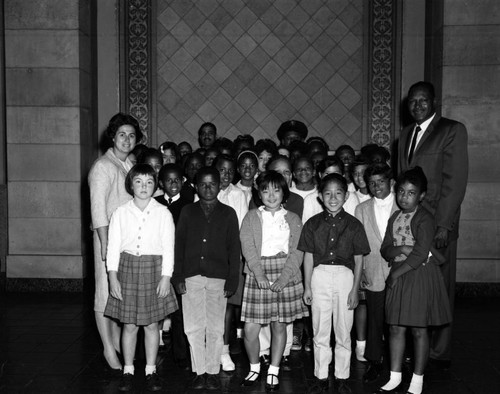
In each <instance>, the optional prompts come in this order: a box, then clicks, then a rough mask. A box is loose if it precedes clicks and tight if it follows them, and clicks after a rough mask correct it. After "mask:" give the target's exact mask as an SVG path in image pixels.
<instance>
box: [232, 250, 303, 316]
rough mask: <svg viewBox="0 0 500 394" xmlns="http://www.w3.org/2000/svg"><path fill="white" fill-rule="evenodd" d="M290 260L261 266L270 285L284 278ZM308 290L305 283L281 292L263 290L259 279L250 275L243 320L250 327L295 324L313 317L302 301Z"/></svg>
mask: <svg viewBox="0 0 500 394" xmlns="http://www.w3.org/2000/svg"><path fill="white" fill-rule="evenodd" d="M286 259H287V256H286V255H285V254H284V253H280V254H278V255H276V256H271V257H262V259H261V266H262V268H263V270H264V273H265V274H266V276H267V279H268V280H269V282H275V281H276V280H278V278H279V276H280V275H281V271H282V270H283V267H284V266H285V262H286ZM303 295H304V287H303V285H302V282H299V283H293V281H290V282H289V283H288V284H287V285H286V286H285V287H284V288H283V290H281V292H279V293H276V292H274V291H271V290H269V289H267V290H266V289H260V288H259V286H258V284H257V281H256V280H255V275H254V274H253V273H249V274H248V275H247V276H246V279H245V288H244V289H243V302H242V304H241V320H242V321H245V322H249V323H258V324H269V323H270V322H272V321H279V322H280V323H291V322H293V321H294V320H296V319H301V318H303V317H305V316H309V311H308V309H307V306H306V305H305V304H304V301H303V300H302V296H303Z"/></svg>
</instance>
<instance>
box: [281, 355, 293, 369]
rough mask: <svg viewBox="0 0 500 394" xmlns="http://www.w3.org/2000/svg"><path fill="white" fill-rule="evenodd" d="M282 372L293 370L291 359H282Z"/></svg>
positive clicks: (286, 357) (285, 357) (284, 357)
mask: <svg viewBox="0 0 500 394" xmlns="http://www.w3.org/2000/svg"><path fill="white" fill-rule="evenodd" d="M281 370H282V371H286V372H289V371H291V370H292V366H291V364H290V358H289V357H288V356H283V358H282V359H281Z"/></svg>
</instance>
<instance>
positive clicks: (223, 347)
mask: <svg viewBox="0 0 500 394" xmlns="http://www.w3.org/2000/svg"><path fill="white" fill-rule="evenodd" d="M222 354H229V345H222Z"/></svg>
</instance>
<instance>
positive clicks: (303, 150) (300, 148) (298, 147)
mask: <svg viewBox="0 0 500 394" xmlns="http://www.w3.org/2000/svg"><path fill="white" fill-rule="evenodd" d="M288 151H289V152H290V155H292V156H293V152H298V153H299V156H307V154H308V153H309V145H307V144H306V143H305V142H304V141H300V140H293V141H292V142H290V145H288Z"/></svg>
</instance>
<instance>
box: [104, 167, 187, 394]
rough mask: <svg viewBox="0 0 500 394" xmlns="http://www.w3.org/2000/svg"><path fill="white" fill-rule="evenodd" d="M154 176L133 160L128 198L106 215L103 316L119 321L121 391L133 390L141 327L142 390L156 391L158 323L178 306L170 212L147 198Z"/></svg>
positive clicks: (127, 182)
mask: <svg viewBox="0 0 500 394" xmlns="http://www.w3.org/2000/svg"><path fill="white" fill-rule="evenodd" d="M157 184H158V178H157V175H156V172H155V170H154V169H153V167H151V166H150V165H148V164H137V165H135V166H134V167H132V169H131V170H130V171H129V173H128V174H127V177H126V179H125V188H126V189H127V192H129V193H130V194H132V195H133V196H134V198H133V200H131V201H129V202H127V203H126V204H124V205H122V206H120V207H118V208H117V209H116V211H115V212H114V213H113V216H112V217H111V221H110V224H109V232H108V250H107V255H106V265H107V269H108V275H109V288H110V296H109V298H108V303H107V305H106V309H105V311H104V314H105V315H106V316H109V317H111V318H114V319H117V320H119V321H120V322H121V323H123V331H122V339H121V345H122V352H123V358H124V361H125V366H124V368H123V376H122V380H121V382H120V384H119V386H118V389H119V390H120V391H130V390H132V389H133V376H134V355H135V346H136V343H137V332H138V331H139V326H143V327H144V343H145V344H144V345H145V350H146V388H147V389H148V390H150V391H157V390H160V389H161V381H160V379H159V377H158V375H157V374H156V356H157V353H158V346H159V341H160V336H159V328H158V322H159V321H160V320H162V319H164V318H165V317H166V316H167V315H169V314H170V313H172V312H174V311H175V310H177V308H178V307H177V300H176V298H175V295H174V291H173V288H172V286H171V284H170V278H171V276H172V271H173V267H174V234H175V228H174V221H173V219H172V215H171V213H170V212H169V210H168V209H167V208H166V207H165V206H163V205H161V204H160V203H158V202H157V201H156V200H155V199H153V198H151V197H152V195H153V193H154V192H155V190H156V187H157Z"/></svg>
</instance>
